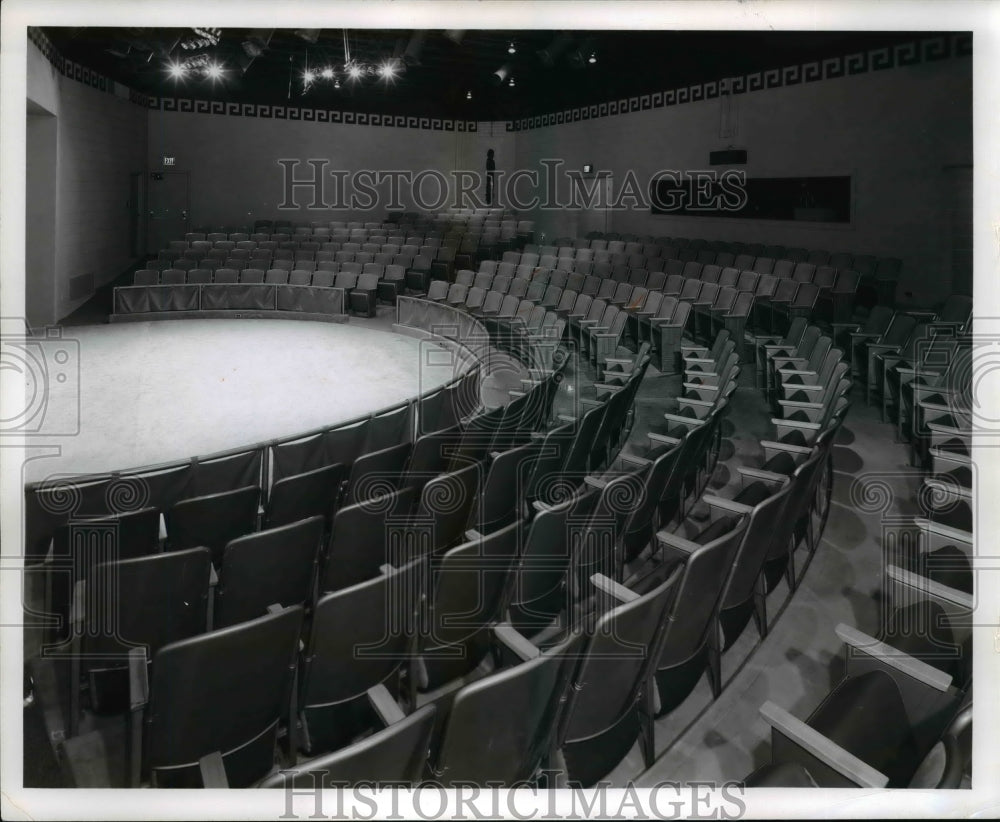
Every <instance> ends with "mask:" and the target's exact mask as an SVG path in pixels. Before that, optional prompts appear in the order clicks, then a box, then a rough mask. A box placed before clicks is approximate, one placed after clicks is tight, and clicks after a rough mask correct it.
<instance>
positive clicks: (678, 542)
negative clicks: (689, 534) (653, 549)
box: [656, 531, 701, 555]
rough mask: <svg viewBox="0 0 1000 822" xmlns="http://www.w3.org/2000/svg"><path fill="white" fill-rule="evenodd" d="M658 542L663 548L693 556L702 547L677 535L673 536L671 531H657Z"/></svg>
mask: <svg viewBox="0 0 1000 822" xmlns="http://www.w3.org/2000/svg"><path fill="white" fill-rule="evenodd" d="M656 541H657V542H658V543H659V544H660V545H661V546H664V545H665V546H668V547H670V548H673V549H674V550H676V551H679V552H681V553H683V554H688V555H690V554H693V553H694V552H695V551H697V550H698V549H699V548H700V547H701V546H700V545H699V544H698V543H697V542H692V541H691V540H689V539H685V538H684V537H679V536H677V534H671V533H670V532H669V531H657V532H656Z"/></svg>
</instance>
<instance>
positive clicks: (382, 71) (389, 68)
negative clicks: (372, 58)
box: [378, 60, 396, 80]
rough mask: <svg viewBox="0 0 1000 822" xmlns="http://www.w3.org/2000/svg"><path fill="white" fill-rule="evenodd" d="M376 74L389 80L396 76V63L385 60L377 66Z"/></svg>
mask: <svg viewBox="0 0 1000 822" xmlns="http://www.w3.org/2000/svg"><path fill="white" fill-rule="evenodd" d="M378 76H379V77H381V78H382V79H383V80H391V79H393V78H394V77H395V76H396V65H395V63H393V62H392V61H391V60H386V61H385V62H384V63H382V64H381V65H380V66H379V67H378Z"/></svg>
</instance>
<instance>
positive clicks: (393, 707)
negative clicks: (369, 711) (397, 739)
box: [367, 683, 406, 727]
mask: <svg viewBox="0 0 1000 822" xmlns="http://www.w3.org/2000/svg"><path fill="white" fill-rule="evenodd" d="M367 696H368V702H369V703H370V704H371V706H372V708H374V709H375V713H376V714H378V717H379V719H381V720H382V722H383V723H384V724H385V726H386V727H388V726H389V725H392V724H394V723H396V722H399V721H400V720H402V719H404V718H405V717H406V714H404V713H403V709H402V708H400V707H399V705H398V704H397V702H396V700H395V699H393V698H392V694H390V693H389V689H388V688H386V687H385V685H383V684H382V683H379V684H378V685H376V686H375V687H373V688H369V689H368V691H367Z"/></svg>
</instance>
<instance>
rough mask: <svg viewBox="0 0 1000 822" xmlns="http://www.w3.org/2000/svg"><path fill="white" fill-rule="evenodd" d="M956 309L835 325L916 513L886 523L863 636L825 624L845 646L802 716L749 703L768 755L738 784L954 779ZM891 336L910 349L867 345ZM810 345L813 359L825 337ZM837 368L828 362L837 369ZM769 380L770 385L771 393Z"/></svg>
mask: <svg viewBox="0 0 1000 822" xmlns="http://www.w3.org/2000/svg"><path fill="white" fill-rule="evenodd" d="M970 308H971V306H970V305H969V304H968V302H967V301H966V300H963V299H961V298H959V299H957V300H950V301H949V303H947V304H946V306H945V308H944V309H943V310H942V312H941V314H942V320H941V323H940V324H937V325H933V324H926V327H924V328H921V325H918V324H917V318H915V317H911V316H909V315H906V314H902V313H896V314H895V315H894V314H893V313H892V312H891V310H890V311H888V317H884V316H877V317H874V319H873V327H872V329H871V330H870V331H862V330H860V329H857V328H854V329H851V328H847V329H846V332H848V333H849V336H847V335H846V334H845V339H846V341H847V342H848V344H849V346H850V350H851V352H852V356H851V358H850V360H851V366H852V367H853V368H855V369H856V370H857V371H858V372H859V373H860V374H861V375H862V376H867V378H868V380H869V382H868V392H867V394H868V396H869V398H870V397H871V394H872V390H873V389H875V390H878V388H879V387H881V390H882V391H883V392H885V394H887V395H889V396H890V400H889V402H888V403H883V413H884V414H885V413H886V412H887V411H888V412H890V414H891V415H894V416H895V423H896V426H897V434H898V435H899V439H900V440H902V441H904V442H907V441H908V442H909V443H910V444H911V449H912V451H911V452H912V455H913V459H912V462H913V464H914V466H915V467H917V468H918V469H920V470H921V471H923V472H925V474H924V476H923V482H922V485H921V487H920V492H919V493H918V494H917V496H916V499H915V500H913V502H915V503H916V507H917V509H918V510H919V514H918V515H917V516H910V517H906V518H900V517H897V518H896V520H895V521H894V522H893V523H892V524H891V525H889V526H888V528H889V531H890V532H891V533H886V532H884V533H883V543H884V545H885V548H886V551H887V553H886V560H887V569H886V570H887V573H886V584H885V597H886V599H887V602H888V604H889V608H888V609H887V610H886V611H885V613H884V617H883V619H882V621H881V623H880V625H879V631H878V634H877V636H868V635H866V634H864V633H863V632H861V631H858V630H857V629H854V628H852V627H850V626H847V625H839V626H837V628H836V632H837V635H838V636H839V637H840V638H841V639H842V640H843V641H844V643H845V657H846V659H845V666H844V675H843V677H842V678H841V679H840V680H839V681H837V682H836V683H835V685H834V687H833V688H832V690H831V691H830V693H829V694H828V695H827V696H826V697H825V698H824V699H823V700H822V701H821V702H820V704H819V705H818V706H817V707H816V708H815V710H813V712H812V713H811V714H810V715H809V716H808V718H807V719H806V720H805V721H801V720H798V719H796V718H795V717H794V716H792V715H791V714H789V713H788V712H787V711H785V710H784V709H782V708H780V707H779V706H777V705H775V704H774V703H772V702H768V703H766V704H765V705H764V706H763V707H762V708H761V715H762V716H763V717H764V719H765V720H766V721H767V722H768V723H769V724H770V725H771V726H772V729H773V730H772V748H771V759H770V761H769V762H768V763H767V764H765V765H764V766H762V767H761V768H758V769H757V770H756V771H754V772H753V773H752V774H750V775H749V776H748V777H747V778H746V780H745V784H746V785H747V786H750V787H759V786H770V787H776V786H786V787H817V786H818V787H857V786H860V787H869V788H882V787H890V788H899V787H911V786H916V787H941V788H956V787H960V786H962V785H963V784H966V785H967V784H968V778H969V773H968V768H969V767H970V754H971V742H970V734H971V721H972V720H971V716H972V713H971V711H972V706H971V689H972V644H971V622H970V616H971V613H972V610H973V607H974V600H973V574H972V564H971V562H972V548H973V521H972V507H971V505H972V496H973V493H974V475H973V472H972V466H971V462H970V459H969V457H970V454H971V435H972V427H971V416H970V409H971V402H970V400H971V370H970V369H969V368H968V362H969V359H968V356H969V352H970V351H971V346H972V340H971V337H970V335H969V324H970V321H971V315H970ZM874 313H875V312H873V314H874ZM878 323H882V326H881V328H882V331H881V333H879V332H878V331H877V330H876V328H875V327H874V326H875V325H877V324H878ZM893 328H895V329H897V331H896V332H895V333H896V334H897V335H898V337H899V338H901V339H905V338H906V336H907V335H911V336H910V339H913V338H914V337H916V338H917V339H919V340H920V341H921V342H922V345H919V346H917V347H916V348H914V349H912V350H910V351H909V352H907V350H906V346H905V345H903V346H902V348H901V347H900V345H899V344H896V345H893V344H892V343H889V344H886V343H884V342H881V341H882V340H885V339H886V337H887V336H888V337H889V338H890V339H891V338H892V336H893V332H892V329H893ZM792 336H794V334H793V335H792ZM813 339H815V343H813V345H814V346H815V347H814V349H813V350H815V349H816V347H821V345H822V342H823V340H824V339H828V338H817V337H815V335H813ZM782 342H783V344H785V345H787V344H789V343H790V339H786V340H784V341H782ZM808 346H809V339H808V338H807V336H806V335H805V334H803V336H802V338H801V340H800V342H799V343H798V344H797V348H796V352H795V353H796V354H797V355H800V356H799V357H798V358H797V359H796V358H793V359H792V360H790V361H789V362H790V363H792V364H793V365H796V366H797V365H799V364H800V363H801V362H802V357H801V355H805V354H806V350H807V349H808ZM866 349H867V350H866ZM786 350H787V349H785V350H782V351H780V352H778V353H781V354H783V353H785V351H786ZM777 362H778V363H780V362H781V361H780V360H778V361H777ZM807 362H810V363H812V364H814V363H815V357H814V356H813V355H811V354H810V355H809V360H808V361H807ZM848 367H849V366H848V363H846V362H845V363H843V364H842V368H843V370H844V372H845V373H846V372H847V368H848ZM772 370H774V368H773V364H772ZM873 372H877V373H874V374H873ZM778 373H780V372H778V371H775V374H778ZM781 383H782V381H781V379H780V377H779V378H778V380H777V381H775V382H774V385H776V386H778V385H780V384H781ZM939 742H943V743H944V751H945V757H944V764H943V766H942V767H941V768H940V769H939V771H938V772H937V773H934V772H933V771H928V769H927V768H926V764H925V760H928V757H929V755H930V753H931V751H932V749H933V747H934V746H935V745H937V744H938V743H939Z"/></svg>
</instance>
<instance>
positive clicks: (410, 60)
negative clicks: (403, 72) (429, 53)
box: [403, 31, 427, 66]
mask: <svg viewBox="0 0 1000 822" xmlns="http://www.w3.org/2000/svg"><path fill="white" fill-rule="evenodd" d="M426 37H427V32H426V31H415V32H413V35H412V36H411V37H410V42H409V43H407V44H406V51H404V52H403V63H404V64H405V65H407V66H419V65H420V55H421V53H422V52H423V50H424V39H425V38H426Z"/></svg>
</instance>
